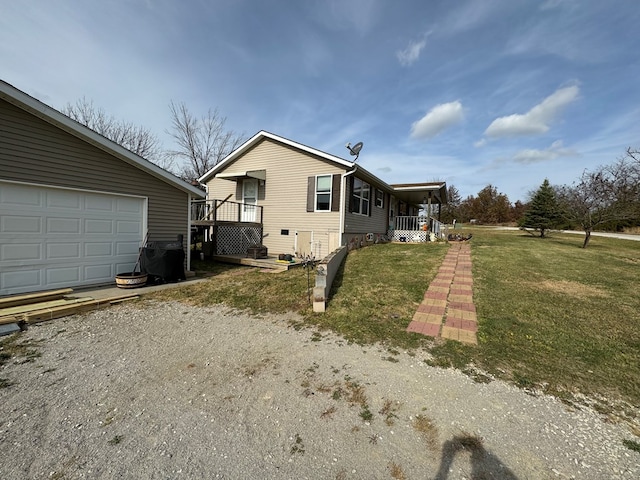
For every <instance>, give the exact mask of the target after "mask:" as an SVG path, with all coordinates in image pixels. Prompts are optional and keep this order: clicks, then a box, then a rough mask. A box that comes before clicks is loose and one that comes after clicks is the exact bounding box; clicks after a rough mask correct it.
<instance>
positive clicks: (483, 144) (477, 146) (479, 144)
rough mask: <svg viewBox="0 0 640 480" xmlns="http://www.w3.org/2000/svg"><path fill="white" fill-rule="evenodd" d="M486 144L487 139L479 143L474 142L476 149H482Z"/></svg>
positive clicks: (482, 139)
mask: <svg viewBox="0 0 640 480" xmlns="http://www.w3.org/2000/svg"><path fill="white" fill-rule="evenodd" d="M486 144H487V139H486V138H481V139H480V140H478V141H477V142H474V143H473V146H474V147H476V148H481V147H484V146H485V145H486Z"/></svg>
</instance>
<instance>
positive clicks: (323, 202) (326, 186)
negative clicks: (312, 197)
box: [316, 175, 332, 212]
mask: <svg viewBox="0 0 640 480" xmlns="http://www.w3.org/2000/svg"><path fill="white" fill-rule="evenodd" d="M331 178H332V176H331V175H318V176H317V177H316V212H330V211H331Z"/></svg>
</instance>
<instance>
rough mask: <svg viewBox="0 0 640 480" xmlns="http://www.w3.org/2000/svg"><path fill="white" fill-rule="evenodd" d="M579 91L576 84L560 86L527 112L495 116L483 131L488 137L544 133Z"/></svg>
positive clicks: (576, 96)
mask: <svg viewBox="0 0 640 480" xmlns="http://www.w3.org/2000/svg"><path fill="white" fill-rule="evenodd" d="M579 92H580V89H579V88H578V86H577V85H572V86H570V87H564V88H560V89H558V90H556V91H555V92H554V93H553V94H551V95H550V96H548V97H547V98H545V99H544V100H543V101H542V102H541V103H539V104H538V105H536V106H535V107H533V108H532V109H531V110H529V111H528V112H527V113H524V114H513V115H508V116H506V117H500V118H496V119H495V120H494V121H493V122H491V125H489V126H488V127H487V129H486V130H485V132H484V133H485V135H487V136H489V137H518V136H523V135H538V134H542V133H545V132H547V131H548V130H549V124H550V123H551V122H552V121H553V120H554V119H555V118H556V117H557V116H558V115H559V114H560V112H561V111H562V109H563V108H564V107H566V106H567V105H568V104H570V103H571V102H573V101H574V100H576V98H578V94H579Z"/></svg>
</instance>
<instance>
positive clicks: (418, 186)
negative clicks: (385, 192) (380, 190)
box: [391, 182, 447, 204]
mask: <svg viewBox="0 0 640 480" xmlns="http://www.w3.org/2000/svg"><path fill="white" fill-rule="evenodd" d="M391 187H392V188H393V189H394V191H395V192H397V193H398V194H400V196H401V197H402V198H403V199H405V200H406V201H407V202H409V203H414V204H422V203H427V202H426V201H427V200H428V199H429V198H431V200H432V202H434V203H447V184H446V183H445V182H426V183H401V184H393V185H391Z"/></svg>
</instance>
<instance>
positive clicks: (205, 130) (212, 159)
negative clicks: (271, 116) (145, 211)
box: [61, 97, 245, 183]
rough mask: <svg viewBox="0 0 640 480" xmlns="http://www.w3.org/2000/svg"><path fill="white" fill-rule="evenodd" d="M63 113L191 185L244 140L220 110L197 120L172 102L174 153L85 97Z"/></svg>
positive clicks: (152, 134) (150, 134)
mask: <svg viewBox="0 0 640 480" xmlns="http://www.w3.org/2000/svg"><path fill="white" fill-rule="evenodd" d="M61 111H62V113H64V114H65V115H67V116H68V117H70V118H72V119H73V120H75V121H77V122H78V123H81V124H83V125H85V126H87V127H89V128H90V129H92V130H94V131H95V132H97V133H99V134H100V135H102V136H104V137H106V138H108V139H109V140H112V141H114V142H116V143H117V144H119V145H121V146H123V147H124V148H126V149H127V150H130V151H131V152H133V153H135V154H136V155H139V156H141V157H142V158H144V159H146V160H149V161H150V162H153V163H155V164H156V165H158V166H160V167H162V168H164V169H165V170H167V171H169V172H171V173H173V174H174V175H176V176H177V177H180V178H182V179H183V180H185V181H187V182H190V183H191V182H196V181H197V179H198V178H200V177H201V176H202V175H204V174H205V173H206V172H208V171H209V170H210V169H212V168H213V167H214V166H215V165H216V164H217V163H219V162H220V161H222V160H223V159H224V158H225V157H226V156H227V155H229V154H230V153H231V152H233V151H234V150H235V149H236V148H237V147H239V146H240V145H241V144H242V143H243V141H244V140H245V139H244V135H243V134H238V133H236V132H235V131H233V130H230V129H228V128H227V127H226V121H227V119H226V117H224V116H222V115H221V114H220V112H219V111H218V109H214V110H211V109H209V110H208V111H207V113H206V114H205V115H203V116H201V117H197V116H196V115H194V114H193V113H191V111H190V110H189V109H188V108H187V106H186V105H185V104H184V103H174V102H173V101H172V102H171V103H170V104H169V113H170V115H171V128H170V129H169V130H167V133H168V134H169V135H170V136H171V137H172V138H173V139H174V140H175V142H176V148H175V149H174V150H166V149H164V148H163V146H162V144H161V142H160V139H159V138H158V136H157V135H155V134H154V133H152V132H151V131H150V130H148V129H147V128H145V127H141V126H139V125H135V124H134V123H132V122H127V121H124V120H118V119H116V118H115V117H113V116H111V115H108V114H107V113H106V112H105V111H104V109H102V108H100V107H97V106H95V105H94V104H93V101H91V100H87V99H86V98H84V97H83V98H81V99H79V100H77V101H76V102H75V103H68V104H67V105H65V106H64V107H63V108H62V110H61Z"/></svg>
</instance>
